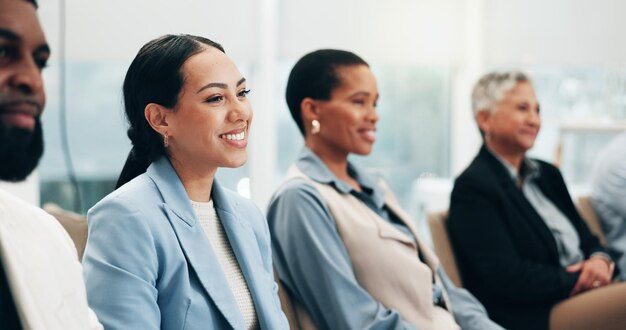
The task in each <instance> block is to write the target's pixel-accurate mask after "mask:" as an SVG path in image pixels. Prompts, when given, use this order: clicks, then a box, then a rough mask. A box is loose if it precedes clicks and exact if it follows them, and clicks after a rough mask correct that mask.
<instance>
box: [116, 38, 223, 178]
mask: <svg viewBox="0 0 626 330" xmlns="http://www.w3.org/2000/svg"><path fill="white" fill-rule="evenodd" d="M206 46H209V47H213V48H217V49H219V50H220V51H222V52H224V48H222V46H221V45H220V44H218V43H216V42H213V41H211V40H209V39H206V38H202V37H197V36H192V35H165V36H162V37H160V38H157V39H154V40H152V41H150V42H148V43H147V44H145V45H144V46H143V47H141V49H140V50H139V53H137V56H135V59H134V60H133V62H132V63H131V64H130V67H129V68H128V72H126V77H125V78H124V87H123V91H124V108H125V112H126V118H127V119H128V123H129V125H130V127H129V128H128V137H129V138H130V141H131V142H132V145H133V148H132V149H131V151H130V153H129V154H128V158H127V159H126V163H125V164H124V168H123V169H122V173H120V177H119V178H118V180H117V185H116V188H119V187H120V186H122V185H123V184H125V183H126V182H128V181H130V180H132V179H133V178H135V177H136V176H138V175H140V174H142V173H144V172H145V171H146V169H148V166H150V164H151V163H152V162H153V161H155V160H157V159H158V158H159V157H161V156H163V155H166V152H165V147H164V146H163V138H162V137H161V135H160V134H159V133H157V132H156V131H155V130H154V129H152V127H150V125H149V124H148V121H147V120H146V118H145V116H144V109H145V107H146V105H148V104H149V103H156V104H159V105H162V106H164V107H167V108H174V106H175V105H176V103H177V102H178V94H179V93H180V90H181V88H182V86H183V83H184V81H185V77H184V76H183V73H182V71H181V68H182V66H183V64H184V63H185V61H187V59H188V58H190V57H191V56H193V55H195V54H197V53H200V52H201V51H202V50H203V49H205V48H206Z"/></svg>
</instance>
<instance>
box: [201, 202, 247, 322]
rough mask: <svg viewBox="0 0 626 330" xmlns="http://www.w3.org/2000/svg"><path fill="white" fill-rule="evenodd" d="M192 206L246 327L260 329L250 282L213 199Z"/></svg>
mask: <svg viewBox="0 0 626 330" xmlns="http://www.w3.org/2000/svg"><path fill="white" fill-rule="evenodd" d="M191 206H192V207H193V210H194V211H195V213H196V217H198V221H199V222H200V226H201V227H202V230H204V233H205V234H206V235H207V237H208V239H209V242H211V247H212V248H213V251H214V252H215V254H216V255H217V259H218V260H219V262H220V265H221V266H222V270H223V271H224V275H226V280H228V286H229V287H230V290H231V291H232V293H233V296H235V300H236V301H237V305H238V306H239V310H240V311H241V315H242V316H243V319H244V321H245V323H246V328H248V329H258V328H259V321H258V319H257V316H256V310H255V309H254V303H253V302H252V296H251V295H250V290H249V289H248V284H247V283H246V279H245V278H244V277H243V274H242V273H241V268H240V267H239V263H238V262H237V258H236V257H235V254H234V253H233V249H232V248H231V246H230V243H229V242H228V237H227V236H226V232H225V231H224V227H223V226H222V223H221V221H220V219H219V218H218V217H217V213H216V212H215V207H214V206H213V201H212V200H211V201H209V202H207V203H200V202H194V201H191Z"/></svg>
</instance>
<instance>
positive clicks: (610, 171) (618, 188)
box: [591, 132, 626, 281]
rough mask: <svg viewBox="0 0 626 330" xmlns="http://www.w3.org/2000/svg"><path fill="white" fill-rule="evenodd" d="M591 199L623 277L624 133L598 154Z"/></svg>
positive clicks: (625, 273)
mask: <svg viewBox="0 0 626 330" xmlns="http://www.w3.org/2000/svg"><path fill="white" fill-rule="evenodd" d="M591 202H592V204H593V208H594V211H595V212H596V213H597V214H598V220H599V221H600V225H601V226H602V231H603V232H604V236H605V238H606V243H607V245H608V246H607V247H608V250H609V253H610V255H611V257H613V259H614V260H615V262H616V264H617V267H618V268H619V269H620V270H621V272H620V274H619V279H620V280H622V281H624V280H626V132H624V133H622V134H620V135H618V136H617V137H616V138H615V139H613V140H612V141H611V142H610V143H609V144H608V145H607V146H606V147H605V148H604V149H603V150H602V151H601V152H600V153H599V155H598V158H597V159H596V162H595V164H594V168H593V171H592V176H591Z"/></svg>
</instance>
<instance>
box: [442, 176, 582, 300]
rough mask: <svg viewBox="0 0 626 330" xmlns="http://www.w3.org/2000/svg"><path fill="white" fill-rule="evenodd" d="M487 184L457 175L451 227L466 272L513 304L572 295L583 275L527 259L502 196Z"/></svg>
mask: <svg viewBox="0 0 626 330" xmlns="http://www.w3.org/2000/svg"><path fill="white" fill-rule="evenodd" d="M484 189H487V188H484ZM484 189H482V187H481V188H478V186H477V184H475V183H474V184H470V183H469V182H463V181H461V180H457V182H456V184H455V187H454V189H453V192H452V197H451V202H450V218H449V220H448V229H449V232H450V236H451V239H452V243H453V247H454V250H455V252H456V253H457V254H458V255H459V256H460V261H461V262H462V264H461V266H462V268H463V267H464V268H465V273H469V274H472V277H475V278H479V279H480V281H481V282H482V283H488V285H484V286H482V288H481V290H485V292H487V293H488V294H489V295H491V296H493V297H498V299H500V300H501V301H503V302H507V303H525V304H527V303H540V302H546V303H554V302H557V301H560V300H562V299H563V298H566V297H568V296H569V292H570V291H571V289H572V288H573V287H574V285H575V284H576V281H577V280H578V276H579V274H578V273H568V272H567V271H566V270H565V268H563V267H560V266H552V265H546V264H541V263H537V262H533V261H529V260H526V259H524V258H522V257H521V256H520V254H519V253H518V251H517V247H516V246H515V245H514V243H513V241H512V237H511V235H512V234H511V233H510V229H509V228H508V227H507V226H506V224H505V222H504V221H503V220H502V217H503V216H505V215H503V214H501V212H499V210H498V208H499V207H501V206H500V205H499V204H501V201H499V199H498V198H497V196H494V195H489V193H487V192H485V191H483V190H484Z"/></svg>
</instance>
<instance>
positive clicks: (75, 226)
mask: <svg viewBox="0 0 626 330" xmlns="http://www.w3.org/2000/svg"><path fill="white" fill-rule="evenodd" d="M43 209H44V211H46V212H48V213H50V214H51V215H52V216H53V217H55V218H56V219H57V220H58V221H59V223H61V225H62V226H63V228H65V230H66V231H67V233H68V234H69V235H70V237H71V238H72V241H74V245H75V246H76V252H77V253H78V260H79V261H82V260H83V253H84V252H85V244H87V217H86V216H84V215H81V214H78V213H74V212H70V211H66V210H64V209H62V208H61V207H59V206H58V205H56V204H54V203H46V204H45V205H44V206H43Z"/></svg>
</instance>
